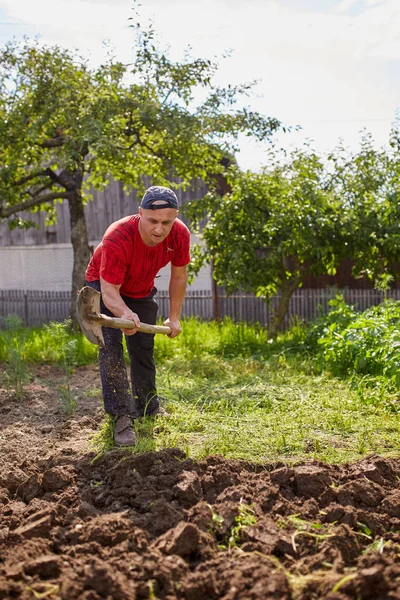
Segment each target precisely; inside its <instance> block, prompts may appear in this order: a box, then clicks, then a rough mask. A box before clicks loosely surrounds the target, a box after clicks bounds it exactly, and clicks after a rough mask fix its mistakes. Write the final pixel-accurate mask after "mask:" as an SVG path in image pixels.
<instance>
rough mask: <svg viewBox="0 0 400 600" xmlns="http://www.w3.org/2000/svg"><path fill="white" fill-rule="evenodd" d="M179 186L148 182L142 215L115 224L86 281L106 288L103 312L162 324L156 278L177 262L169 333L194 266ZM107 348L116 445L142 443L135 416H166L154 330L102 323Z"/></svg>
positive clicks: (106, 381) (107, 400)
mask: <svg viewBox="0 0 400 600" xmlns="http://www.w3.org/2000/svg"><path fill="white" fill-rule="evenodd" d="M177 216H178V199H177V197H176V194H175V192H173V191H172V190H171V189H169V188H166V187H161V186H152V187H150V188H148V189H147V190H146V192H145V194H144V196H143V198H142V201H141V204H140V206H139V213H138V214H136V215H130V216H128V217H124V218H122V219H119V220H118V221H115V222H114V223H112V224H111V225H110V226H109V227H108V229H107V231H106V232H105V234H104V236H103V239H102V241H101V243H100V244H99V245H98V246H97V248H96V250H95V251H94V254H93V256H92V258H91V260H90V262H89V265H88V267H87V270H86V285H87V286H90V287H92V288H94V289H95V290H97V291H99V292H101V299H100V308H101V311H102V313H104V314H106V315H109V316H114V317H119V318H122V319H128V320H130V321H133V322H134V324H135V325H136V327H138V326H140V322H141V321H143V322H145V323H149V324H155V323H156V320H157V309H158V305H157V302H156V301H155V299H154V295H155V294H156V292H157V290H156V288H155V287H154V279H155V277H156V275H157V273H158V272H159V270H160V269H161V268H162V267H165V266H166V265H167V264H168V263H171V276H170V281H169V301H170V310H169V318H168V319H167V320H166V321H164V325H166V326H169V327H170V329H171V333H170V334H169V337H171V338H173V337H176V336H178V335H179V334H180V333H181V331H182V329H181V326H180V322H179V316H180V313H181V309H182V304H183V300H184V298H185V294H186V285H187V265H188V264H189V262H190V254H189V252H190V233H189V230H188V228H187V227H186V225H185V224H184V223H183V222H182V221H181V220H180V219H178V218H177ZM102 331H103V336H104V348H100V350H99V365H100V378H101V384H102V392H103V401H104V409H105V410H106V412H107V413H108V414H110V415H112V416H113V417H114V418H115V427H114V442H115V444H116V445H117V446H132V445H134V444H135V443H136V436H135V431H134V427H133V420H134V419H137V418H139V417H143V416H145V415H147V416H150V415H151V416H153V415H165V414H167V413H166V411H165V410H164V409H163V408H161V407H160V403H159V399H158V396H157V390H156V368H155V363H154V334H148V333H142V332H140V331H138V330H137V329H112V328H109V327H103V328H102ZM122 333H124V334H125V336H126V337H125V339H126V344H127V349H128V354H129V361H130V375H131V385H132V387H131V389H130V386H129V382H128V377H127V371H126V366H125V362H124V355H123V344H122Z"/></svg>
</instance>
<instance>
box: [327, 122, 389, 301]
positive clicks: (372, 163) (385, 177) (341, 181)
mask: <svg viewBox="0 0 400 600" xmlns="http://www.w3.org/2000/svg"><path fill="white" fill-rule="evenodd" d="M398 125H399V124H398V123H395V124H394V127H393V130H392V133H391V139H390V144H389V148H386V149H385V148H376V147H375V145H374V143H373V140H372V138H371V136H370V135H369V134H364V135H363V138H362V141H361V147H360V150H359V152H358V153H356V154H354V155H350V156H349V154H348V153H347V152H346V151H345V150H344V149H342V148H341V149H338V150H337V151H336V152H335V154H332V155H331V157H330V158H331V161H332V162H333V164H334V171H333V173H334V176H333V180H334V182H333V183H334V186H335V189H336V193H337V194H338V195H340V196H341V198H342V200H343V204H344V205H345V207H346V210H348V211H349V215H350V219H349V224H350V225H351V229H350V230H349V232H348V249H349V256H350V257H351V258H352V260H353V262H354V267H353V274H354V275H355V276H356V277H367V278H369V279H371V280H372V281H374V282H375V286H376V287H378V288H381V289H385V288H387V287H388V286H389V285H390V283H391V282H392V281H393V280H394V279H395V278H397V277H398V265H399V262H400V195H399V191H400V136H399V130H398Z"/></svg>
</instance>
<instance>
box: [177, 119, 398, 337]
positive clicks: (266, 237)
mask: <svg viewBox="0 0 400 600" xmlns="http://www.w3.org/2000/svg"><path fill="white" fill-rule="evenodd" d="M399 150H400V134H399V132H398V128H396V127H395V128H394V130H393V132H392V136H391V150H390V151H388V150H385V149H376V148H375V147H374V145H373V143H372V140H371V138H370V136H368V135H366V136H364V137H363V140H362V144H361V148H360V151H359V152H358V153H356V154H353V155H349V154H348V153H345V152H344V151H343V149H337V150H335V152H333V153H332V154H331V155H330V157H329V162H322V161H321V160H320V159H319V158H318V156H317V155H316V154H315V153H314V152H312V151H310V150H303V151H300V150H299V151H296V152H295V153H294V154H293V155H292V157H291V160H290V161H288V162H286V163H280V162H279V161H276V159H274V160H272V166H271V167H270V168H265V169H264V170H262V171H261V172H260V173H252V172H241V171H240V170H238V169H236V168H231V171H230V175H229V182H230V185H231V191H230V193H228V194H226V195H225V196H224V197H222V198H221V197H220V196H218V194H216V193H215V192H213V191H211V192H210V193H209V194H208V195H207V196H206V197H205V198H204V199H202V200H200V201H196V202H193V203H192V204H191V206H190V207H189V214H190V215H191V217H192V219H193V220H194V222H195V223H197V227H198V231H199V235H200V236H201V237H202V238H203V241H204V242H205V245H199V246H197V247H196V248H195V250H194V261H193V272H194V273H195V272H197V271H198V269H199V268H200V267H201V266H202V265H203V264H204V263H205V262H210V261H213V265H214V271H213V274H214V277H215V279H216V280H217V282H218V283H219V284H220V285H223V286H225V287H226V289H227V291H228V293H229V292H233V291H236V290H238V289H243V290H244V291H247V292H250V293H254V294H256V295H257V296H259V297H262V298H265V299H266V300H269V299H270V298H271V297H272V296H275V295H276V294H278V293H279V299H278V304H277V309H276V312H275V315H274V319H273V321H272V323H271V326H270V333H271V335H272V336H275V335H276V334H277V332H278V331H279V330H280V328H281V326H282V324H283V321H284V318H285V315H286V313H287V311H288V308H289V302H290V298H291V296H292V294H293V292H294V291H295V290H296V289H297V288H298V287H300V286H301V285H302V283H303V281H304V278H305V276H306V275H307V274H308V273H311V274H313V275H315V276H318V275H334V274H335V273H336V270H337V268H338V267H339V266H340V264H341V262H342V261H343V260H344V259H350V260H351V261H352V262H353V265H354V267H353V274H354V276H356V277H357V276H358V277H360V276H363V277H368V278H369V279H371V280H373V281H374V282H375V285H376V287H379V288H381V289H384V288H385V287H386V288H387V287H388V285H389V284H390V282H391V281H393V279H394V278H395V277H396V276H397V275H398V267H399V264H400V194H399V190H400V152H399ZM204 222H205V226H204V227H203V228H202V227H200V225H201V224H202V223H204Z"/></svg>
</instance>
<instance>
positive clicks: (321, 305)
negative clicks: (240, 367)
mask: <svg viewBox="0 0 400 600" xmlns="http://www.w3.org/2000/svg"><path fill="white" fill-rule="evenodd" d="M339 291H340V293H342V294H343V295H344V297H345V300H346V302H347V303H348V304H351V305H354V306H355V308H357V309H358V310H365V309H366V308H368V307H369V306H372V305H376V304H379V303H380V302H382V300H383V299H384V295H383V293H382V292H380V291H378V290H373V289H372V290H364V289H363V290H357V289H343V290H337V289H336V290H335V289H329V288H327V289H301V290H297V291H296V292H295V293H294V294H293V296H292V299H291V302H290V307H289V311H288V314H287V316H286V319H285V327H288V326H289V325H290V324H291V323H293V321H294V320H301V321H305V322H307V321H311V320H313V319H315V318H316V317H317V316H318V315H319V314H321V313H325V312H327V310H328V303H329V300H331V299H332V298H333V297H334V296H335V295H336V293H338V292H339ZM387 297H391V298H394V299H395V300H400V290H392V291H391V292H388V293H387ZM156 299H157V302H158V305H159V314H160V316H161V317H162V318H166V317H167V316H168V310H169V299H168V292H158V293H157V296H156ZM277 302H278V296H275V297H274V298H272V299H271V300H270V301H269V302H268V303H267V302H265V300H262V299H261V298H256V297H255V296H252V295H249V294H244V293H236V294H233V295H231V296H227V295H226V293H225V292H224V291H223V290H218V292H217V293H213V292H212V291H209V290H204V291H189V292H188V293H187V295H186V298H185V301H184V304H183V309H182V316H183V317H188V316H196V317H198V318H200V319H205V320H213V319H215V318H216V317H219V318H220V319H224V318H225V317H229V318H231V319H232V320H233V321H235V322H243V321H244V322H247V323H260V324H261V325H269V323H270V321H271V318H272V316H273V314H274V310H275V308H276V306H277ZM70 305H71V294H70V293H69V292H43V291H22V290H3V291H1V290H0V318H1V317H2V320H3V319H4V318H5V317H7V316H8V315H11V314H15V315H19V316H20V317H21V318H22V320H23V321H24V323H25V325H27V326H41V325H43V324H45V323H50V322H51V321H64V320H65V319H67V318H68V316H69V312H70ZM0 324H1V323H0Z"/></svg>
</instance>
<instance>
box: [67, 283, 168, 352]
mask: <svg viewBox="0 0 400 600" xmlns="http://www.w3.org/2000/svg"><path fill="white" fill-rule="evenodd" d="M77 313H78V321H79V325H80V326H81V329H82V332H83V333H84V334H85V336H86V337H87V339H88V340H89V342H92V344H97V345H98V346H101V347H102V348H104V347H105V344H104V338H103V332H102V330H101V327H102V326H103V327H112V328H113V329H137V330H138V331H141V332H143V333H164V334H166V335H168V334H169V333H171V328H170V327H165V326H164V325H148V324H147V323H140V326H139V327H136V325H135V323H134V322H133V321H129V320H128V319H118V318H117V317H109V316H107V315H102V314H100V292H98V291H97V290H94V289H93V288H91V287H89V286H86V287H83V288H82V289H81V290H80V292H79V293H78V299H77Z"/></svg>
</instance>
